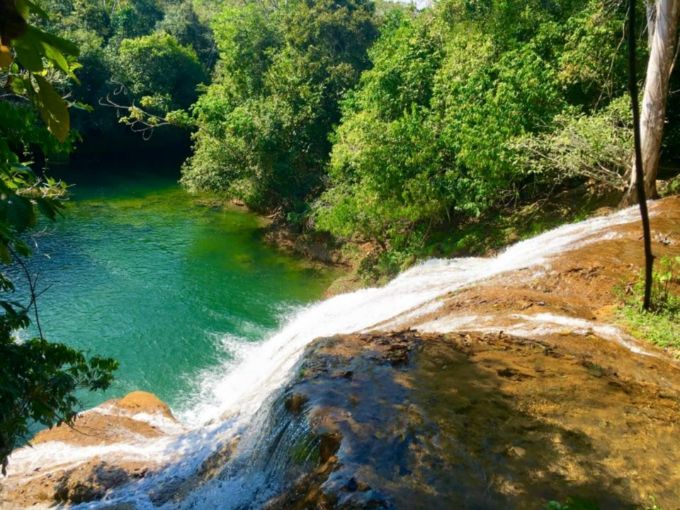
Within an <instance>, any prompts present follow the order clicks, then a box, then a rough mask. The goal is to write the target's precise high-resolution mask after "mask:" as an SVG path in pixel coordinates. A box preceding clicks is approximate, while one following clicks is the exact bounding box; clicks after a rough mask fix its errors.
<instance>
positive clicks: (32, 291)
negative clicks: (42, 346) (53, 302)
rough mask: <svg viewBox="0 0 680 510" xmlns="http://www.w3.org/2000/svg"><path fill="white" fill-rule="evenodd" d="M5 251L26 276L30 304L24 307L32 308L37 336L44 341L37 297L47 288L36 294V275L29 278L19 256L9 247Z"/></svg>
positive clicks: (28, 273)
mask: <svg viewBox="0 0 680 510" xmlns="http://www.w3.org/2000/svg"><path fill="white" fill-rule="evenodd" d="M7 249H8V250H9V252H10V253H11V254H12V257H14V259H15V260H16V261H17V263H18V264H19V266H20V267H21V269H22V271H23V273H24V275H25V276H26V280H27V281H28V289H29V292H30V296H31V299H30V302H29V303H28V306H27V307H26V310H30V309H31V307H33V313H34V316H35V325H36V327H37V328H38V335H39V336H40V340H43V341H44V340H45V336H44V335H43V330H42V326H41V325H40V313H39V312H38V302H37V300H38V297H40V296H41V295H42V294H43V293H44V292H45V291H46V290H47V289H48V288H49V287H48V288H46V289H44V290H42V291H40V292H38V291H37V290H36V289H37V284H38V275H36V276H35V278H32V277H31V272H30V271H29V270H28V266H27V265H26V262H25V261H24V260H23V259H22V258H21V255H19V254H18V253H17V252H16V251H15V250H14V248H12V247H11V246H9V245H8V246H7Z"/></svg>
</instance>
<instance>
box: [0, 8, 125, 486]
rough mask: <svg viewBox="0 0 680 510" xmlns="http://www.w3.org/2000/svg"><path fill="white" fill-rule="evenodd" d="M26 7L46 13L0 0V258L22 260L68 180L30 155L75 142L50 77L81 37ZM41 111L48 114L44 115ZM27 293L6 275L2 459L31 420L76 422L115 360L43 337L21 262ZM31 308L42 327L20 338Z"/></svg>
mask: <svg viewBox="0 0 680 510" xmlns="http://www.w3.org/2000/svg"><path fill="white" fill-rule="evenodd" d="M30 13H34V14H37V15H39V16H43V17H44V16H45V13H44V12H43V11H42V10H41V9H39V8H38V7H37V6H35V5H34V4H33V3H31V2H27V1H21V2H20V1H17V2H13V3H3V4H2V17H1V18H0V21H1V22H0V41H2V44H1V45H0V86H2V88H3V89H4V90H5V91H7V93H6V94H4V95H3V96H2V98H1V99H0V262H2V264H4V265H8V264H18V265H19V266H21V267H22V268H24V269H25V265H24V263H23V257H27V256H29V255H30V253H31V248H30V245H29V244H28V243H27V241H26V239H25V237H24V234H25V233H26V232H27V231H28V230H29V229H31V228H32V227H34V226H35V224H36V222H37V219H38V216H39V215H42V216H44V217H46V218H47V219H50V220H54V219H55V218H56V216H57V214H58V213H59V212H60V210H61V207H62V205H61V198H62V197H63V196H64V193H65V187H64V185H63V184H62V183H58V182H55V181H54V180H52V179H49V178H41V177H39V176H38V175H36V174H35V173H34V172H33V170H32V169H31V167H30V164H29V163H30V162H29V161H27V159H28V158H29V157H30V156H31V154H32V151H34V150H35V149H39V150H40V152H42V153H43V155H44V156H45V157H47V156H50V155H53V154H58V153H64V152H67V151H68V150H69V148H70V138H71V137H70V134H69V132H70V117H69V111H68V105H67V103H66V101H65V100H64V99H63V98H62V96H61V95H60V94H59V93H58V91H57V89H56V88H55V87H54V86H53V83H55V82H57V81H59V79H68V78H71V79H73V78H74V75H73V71H74V70H75V69H76V68H77V67H78V64H77V63H76V61H75V56H76V55H77V53H78V51H77V47H76V46H75V45H74V44H73V43H71V42H69V41H67V40H65V39H62V38H60V37H57V36H54V35H52V34H50V33H48V32H45V31H42V30H40V29H38V28H36V27H33V26H31V25H29V24H28V23H27V19H28V16H29V14H30ZM39 117H40V118H42V123H41V122H40V121H39V120H38V118H39ZM25 273H26V277H27V284H28V286H29V289H30V295H31V300H30V302H29V303H19V302H16V301H14V300H12V299H11V296H10V297H6V296H7V294H11V293H12V292H13V291H14V289H15V282H13V281H12V280H11V279H10V278H9V277H8V276H6V275H5V274H1V275H0V292H2V293H3V297H2V298H0V311H1V313H0V372H1V373H2V380H0V464H1V465H2V472H3V474H4V473H5V472H6V467H7V457H8V455H9V454H10V452H11V451H12V449H13V448H15V447H16V446H18V445H19V444H21V442H22V441H23V440H25V439H26V435H27V433H28V427H29V424H30V423H31V422H40V423H43V424H45V425H47V426H52V425H54V424H56V423H61V422H62V421H67V422H71V421H72V420H73V417H74V415H75V413H76V411H77V407H78V400H77V398H76V397H75V396H74V392H75V391H76V390H77V389H79V388H87V389H91V390H99V389H104V388H106V387H108V385H109V384H110V382H111V379H112V372H113V370H114V369H115V368H116V363H115V361H113V360H111V359H105V358H99V357H93V358H91V359H86V358H85V357H84V355H83V354H82V353H80V352H78V351H76V350H74V349H71V348H69V347H67V346H65V345H61V344H54V343H49V342H47V341H46V340H45V339H44V338H43V336H42V330H41V329H40V325H39V323H38V312H37V304H36V301H35V300H36V292H35V287H34V286H35V280H34V279H33V278H32V277H31V276H30V274H28V272H27V271H25ZM31 311H33V312H34V313H35V317H36V325H37V327H38V330H39V337H38V338H33V339H29V340H27V341H19V340H17V338H16V336H15V333H16V331H17V330H19V329H25V328H27V327H28V325H29V313H30V312H31Z"/></svg>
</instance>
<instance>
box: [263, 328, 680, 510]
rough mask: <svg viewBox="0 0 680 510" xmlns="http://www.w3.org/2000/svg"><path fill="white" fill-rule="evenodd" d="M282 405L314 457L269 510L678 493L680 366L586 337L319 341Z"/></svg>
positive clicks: (666, 499) (632, 499)
mask: <svg viewBox="0 0 680 510" xmlns="http://www.w3.org/2000/svg"><path fill="white" fill-rule="evenodd" d="M641 374H642V376H641ZM281 398H282V399H283V401H284V402H285V403H286V404H287V405H286V406H285V407H286V409H287V410H288V415H281V416H280V417H279V421H283V422H285V421H287V420H288V421H290V422H292V423H294V424H295V425H294V426H291V425H282V424H281V423H276V424H275V426H274V428H275V429H276V430H279V429H285V428H288V429H290V430H308V431H309V432H308V434H309V436H310V437H311V438H313V439H309V438H306V439H305V441H304V444H306V445H308V446H307V448H308V451H305V452H303V453H300V452H298V451H295V446H292V447H291V452H290V454H289V456H288V457H289V458H290V459H295V458H304V459H314V461H313V462H306V463H302V464H301V465H300V464H296V463H295V462H290V464H289V465H288V466H286V471H287V472H288V473H300V474H299V475H298V477H297V479H296V480H295V481H294V482H293V483H291V484H290V485H289V486H287V487H286V488H285V489H283V490H282V491H281V493H280V494H279V495H278V496H277V497H274V498H272V499H271V500H270V501H269V502H268V503H267V505H266V508H267V509H269V510H275V509H276V510H278V509H280V510H284V509H317V508H318V509H330V508H342V509H355V508H404V509H415V508H423V509H438V508H441V509H449V508H461V509H462V508H471V509H472V508H475V509H476V508H506V509H511V508H517V509H537V510H538V509H543V508H545V505H546V504H547V503H548V502H549V501H561V502H564V501H567V500H568V499H569V498H572V499H574V500H578V501H582V502H584V503H585V502H587V503H588V504H590V505H593V506H589V507H587V508H601V509H606V508H611V509H624V508H643V507H644V505H649V504H650V502H651V501H652V500H651V498H652V497H653V498H655V500H656V501H657V502H658V504H659V505H660V507H661V508H674V506H673V505H675V504H676V503H677V502H678V501H680V471H678V469H677V466H678V465H680V444H678V441H677V438H678V437H679V434H680V370H679V369H678V367H677V366H675V365H673V364H669V363H668V362H667V361H666V360H663V359H657V358H653V357H648V358H640V357H637V356H635V355H632V354H631V353H630V351H628V350H627V349H625V348H623V347H620V346H616V345H611V343H608V342H606V341H605V340H602V339H600V338H598V337H596V336H592V337H589V338H588V339H587V341H586V342H584V341H583V338H582V337H581V336H579V335H570V334H568V333H565V334H563V335H557V336H556V337H554V338H548V339H546V340H541V341H536V340H533V339H527V338H522V337H516V336H508V335H505V334H499V333H494V334H462V333H459V334H449V335H427V334H419V333H416V332H412V331H406V332H401V333H385V334H369V335H349V336H341V337H333V338H326V339H320V340H318V341H316V342H315V343H314V344H313V345H311V346H310V347H309V349H308V350H307V352H306V353H305V357H304V363H303V364H302V366H301V369H300V373H299V375H298V376H297V377H296V378H295V380H294V381H293V382H292V384H290V386H289V387H288V388H287V389H286V391H285V393H284V395H283V396H282V397H281ZM278 441H279V444H290V443H289V442H287V441H286V440H285V439H280V438H279V439H278ZM298 442H299V441H298ZM292 444H293V445H295V444H297V443H295V442H293V443H292ZM283 477H284V478H285V475H284V476H283ZM595 505H596V506H595Z"/></svg>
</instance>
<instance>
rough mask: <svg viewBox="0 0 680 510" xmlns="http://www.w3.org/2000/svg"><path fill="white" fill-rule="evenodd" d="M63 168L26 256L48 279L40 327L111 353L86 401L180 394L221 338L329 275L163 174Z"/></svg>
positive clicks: (317, 292)
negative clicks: (52, 214)
mask: <svg viewBox="0 0 680 510" xmlns="http://www.w3.org/2000/svg"><path fill="white" fill-rule="evenodd" d="M95 172H96V173H95ZM117 174H118V175H117ZM67 177H68V179H69V182H71V183H75V186H74V188H73V193H72V200H71V201H70V204H69V206H68V209H67V212H66V216H65V218H64V219H61V220H59V221H58V222H57V223H56V224H50V225H47V226H45V227H44V229H43V230H41V231H39V232H38V233H37V234H36V235H35V236H34V239H35V241H36V243H37V246H38V248H37V250H36V256H35V257H34V258H33V259H32V260H31V268H32V270H33V271H34V272H36V273H38V274H39V287H40V288H43V289H44V288H47V289H48V290H47V291H46V292H45V293H44V294H43V295H42V297H41V299H40V302H39V304H40V317H41V323H42V326H43V330H44V332H45V335H46V337H47V338H48V339H50V340H52V341H59V342H64V343H67V344H69V345H72V346H75V347H78V348H80V349H85V350H87V351H88V352H90V353H92V354H94V353H97V354H101V355H106V356H111V357H114V358H116V359H117V360H119V362H120V369H119V371H118V373H117V379H116V382H115V384H114V386H113V388H112V389H110V390H109V391H108V392H107V394H106V395H101V394H99V395H96V396H87V400H86V404H87V405H88V406H89V405H93V404H96V403H98V402H100V401H102V400H104V399H105V398H110V397H112V396H120V395H123V394H125V393H126V392H128V391H132V390H135V389H144V390H147V391H151V392H153V393H155V394H157V395H158V396H159V397H160V398H161V399H163V400H165V401H166V402H168V403H169V404H170V405H171V406H182V404H187V403H188V402H190V401H191V398H192V393H193V392H194V391H195V390H196V384H197V380H196V379H197V378H198V377H200V374H201V373H204V372H205V371H206V370H210V368H211V367H214V368H215V369H216V368H217V367H218V366H219V365H220V363H223V362H224V361H225V360H227V359H229V356H230V354H229V352H228V350H227V349H225V346H224V345H225V339H226V340H228V341H227V342H226V343H227V344H228V343H230V342H231V343H232V344H233V342H234V341H235V342H253V341H258V340H261V339H262V338H263V337H265V336H266V335H267V334H268V333H269V332H271V331H273V330H275V329H276V328H277V326H278V325H279V324H280V323H281V321H282V320H283V319H284V318H285V316H286V315H287V314H289V313H290V312H291V311H292V310H294V309H295V308H297V307H300V306H303V305H304V304H306V303H309V302H310V301H313V300H316V299H318V298H320V297H321V295H322V293H323V291H324V290H325V288H326V287H327V286H328V285H329V283H330V281H331V280H332V279H333V277H334V276H337V274H333V273H331V272H329V271H323V272H321V271H319V270H315V269H312V268H310V267H309V266H307V265H305V264H304V263H302V262H300V261H296V260H294V259H293V258H290V257H287V256H284V255H282V254H281V253H278V252H277V251H275V250H273V249H271V248H268V247H267V246H265V245H263V244H262V243H261V241H260V240H259V237H258V228H259V227H260V226H261V224H260V221H259V220H258V218H257V217H255V216H254V215H251V214H248V213H244V212H239V211H232V210H225V209H224V208H220V207H211V206H209V205H206V197H194V196H190V195H188V194H187V193H186V192H184V191H183V190H182V189H181V188H180V187H179V185H178V184H177V183H176V180H177V177H176V176H175V175H170V176H167V175H165V176H164V175H158V174H156V175H154V174H150V173H149V172H148V171H147V172H141V171H140V172H134V171H129V170H128V171H126V174H125V175H124V176H120V175H119V172H115V174H114V173H112V172H102V171H101V170H99V169H93V170H92V172H90V173H89V174H83V173H82V171H81V172H79V173H78V174H76V175H70V176H67ZM28 334H29V332H23V333H22V336H27V335H28Z"/></svg>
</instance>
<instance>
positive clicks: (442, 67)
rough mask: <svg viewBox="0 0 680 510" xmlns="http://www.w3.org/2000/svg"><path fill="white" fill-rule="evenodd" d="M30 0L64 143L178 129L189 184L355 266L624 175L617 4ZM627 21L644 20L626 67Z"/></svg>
mask: <svg viewBox="0 0 680 510" xmlns="http://www.w3.org/2000/svg"><path fill="white" fill-rule="evenodd" d="M41 6H42V7H43V8H44V9H45V11H46V12H49V13H50V16H49V18H48V19H47V20H40V21H39V23H40V24H42V25H43V26H44V28H46V29H47V30H49V31H51V32H54V33H58V34H59V35H61V36H63V37H65V38H66V39H69V40H71V41H73V42H74V43H76V44H77V46H78V47H79V49H80V56H79V63H80V65H81V66H82V67H81V68H80V69H78V70H77V71H76V75H77V76H78V78H79V83H72V84H69V83H67V82H66V81H63V82H59V83H57V86H58V87H59V89H60V91H61V93H62V95H64V96H66V97H68V100H69V101H70V102H71V104H72V105H73V106H74V107H75V108H73V109H72V110H73V112H74V113H73V117H74V119H73V125H74V127H75V130H74V135H72V138H74V137H78V138H79V139H81V140H82V141H83V142H82V143H80V144H79V145H80V147H79V151H76V153H75V154H76V155H77V154H78V152H81V153H95V154H97V153H98V152H108V151H114V152H117V153H125V152H126V151H127V149H126V148H133V149H134V150H135V151H136V153H137V154H140V155H141V156H140V157H152V158H153V157H154V156H155V155H157V154H158V153H159V151H158V148H159V147H168V146H173V147H185V149H186V150H187V151H188V150H189V147H188V144H189V140H188V136H189V134H190V133H191V136H192V138H193V142H192V148H191V155H190V157H189V158H188V159H187V161H186V162H185V164H184V167H183V172H182V183H183V184H184V185H185V186H186V187H187V188H188V189H189V190H212V191H217V192H219V193H221V194H222V195H223V196H225V197H227V198H231V199H236V200H238V201H242V202H244V203H245V204H246V205H247V206H248V207H250V208H251V209H253V210H255V211H258V212H262V213H266V214H274V215H275V217H276V218H277V220H278V221H279V223H281V224H285V225H287V226H288V227H290V228H293V229H294V230H297V231H298V232H305V233H319V232H321V233H329V234H330V235H331V236H332V237H333V238H334V239H335V240H336V241H337V242H343V243H347V242H350V243H354V244H356V243H365V242H370V243H372V244H373V245H374V248H375V249H374V250H372V251H371V255H370V257H368V259H367V260H365V261H364V264H363V266H362V267H364V268H365V269H368V271H366V274H367V275H368V276H369V277H373V278H374V277H376V276H378V277H379V276H381V275H392V274H394V273H395V272H397V271H398V270H400V269H403V268H404V267H406V266H407V265H409V264H411V263H413V261H414V260H416V259H417V258H419V257H422V256H426V255H450V254H452V253H465V252H469V251H473V252H475V251H483V250H484V249H485V248H488V247H490V246H491V247H493V246H494V244H496V245H498V244H503V243H504V242H505V241H507V239H506V237H507V235H505V236H504V235H502V234H500V233H498V232H496V233H494V235H487V236H481V237H482V238H481V239H480V235H479V233H477V232H475V231H474V227H475V225H476V224H478V223H479V222H480V219H481V218H483V217H490V218H498V217H499V216H500V217H507V216H509V215H511V214H512V213H513V212H516V211H518V210H521V208H522V206H526V205H527V204H536V203H544V202H546V203H547V204H548V207H551V206H552V207H556V206H555V205H554V203H553V202H554V199H555V197H558V196H560V194H561V193H562V194H563V193H564V192H566V191H568V190H582V191H583V193H581V191H578V194H579V195H580V196H581V199H580V200H579V201H578V204H577V205H578V206H584V207H585V206H586V205H587V206H588V207H591V208H592V207H594V206H595V205H598V204H601V203H603V202H602V200H600V199H601V198H602V197H603V196H605V195H607V196H608V197H609V202H612V201H616V200H617V199H616V198H612V197H615V196H616V194H617V193H621V192H623V191H624V190H625V189H626V187H627V184H628V174H627V172H629V171H630V166H631V165H630V161H631V157H632V156H631V154H632V153H631V144H632V131H631V118H630V112H629V110H630V108H629V105H628V99H627V97H626V76H627V67H626V41H625V39H624V32H623V27H624V20H625V13H626V7H625V5H624V3H623V2H620V1H607V2H600V1H586V0H574V1H571V0H570V1H555V2H538V1H537V2H530V3H521V4H520V3H516V2H494V1H482V2H462V1H459V0H450V1H449V0H447V1H442V2H437V3H436V4H435V5H434V6H433V7H431V8H427V9H424V10H416V9H415V8H413V7H411V6H407V5H402V4H395V3H384V2H383V3H375V2H370V1H354V0H352V1H342V2H305V1H297V0H296V1H293V2H284V3H279V2H269V1H263V2H209V1H204V2H191V1H190V0H183V1H179V0H164V1H161V0H128V1H120V2H114V1H110V2H107V1H103V0H102V1H97V2H80V1H70V2H61V1H59V2H42V3H41ZM642 8H643V2H640V10H641V11H642ZM645 27H646V20H645V19H644V18H643V20H642V21H641V22H640V26H639V27H638V30H637V33H638V35H639V37H638V38H639V44H638V50H639V51H638V53H639V62H640V65H639V66H638V69H639V70H640V76H639V79H640V80H642V79H643V78H644V71H645V65H644V64H645V62H646V59H647V56H648V45H647V34H646V31H645ZM678 81H679V80H678V73H677V72H675V73H674V75H673V77H672V82H673V83H672V84H671V87H670V88H671V91H674V92H672V93H671V94H670V95H669V98H668V111H667V125H668V129H667V130H666V132H665V134H664V139H663V152H662V154H663V168H664V169H665V170H664V171H662V174H661V176H660V177H661V178H662V179H663V178H669V177H672V175H673V174H674V170H673V169H674V168H676V167H677V161H674V159H673V158H674V156H673V155H674V154H677V149H678V145H679V144H680V128H679V127H678V126H679V125H680V123H678V122H674V120H675V119H676V118H677V117H678V116H679V115H680V103H679V102H678V99H677V97H678V96H677V92H676V91H675V89H677V86H678ZM126 124H127V125H126ZM135 132H136V133H135ZM140 132H141V134H140ZM135 134H136V136H135ZM148 139H150V140H149V141H148V143H146V144H144V143H140V141H142V140H148ZM101 141H105V143H104V144H101ZM100 145H101V147H100ZM145 153H146V154H148V155H147V156H143V155H144V154H145ZM587 198H593V200H592V201H588V200H587ZM598 200H599V201H598ZM551 203H552V205H551ZM572 209H573V210H572ZM583 212H584V211H583V210H582V209H580V208H579V207H576V208H571V209H570V210H568V211H565V210H560V211H559V213H556V216H557V217H558V219H557V220H555V221H565V220H566V219H568V217H575V216H576V215H578V214H583ZM565 215H566V216H567V217H563V216H565ZM539 216H540V215H539ZM543 216H544V217H543V218H542V219H539V220H537V221H535V222H532V221H529V222H528V223H526V218H522V219H521V221H520V223H521V226H520V227H519V228H518V230H519V232H513V233H512V234H511V235H510V237H512V236H514V235H520V236H521V235H524V234H526V233H529V232H530V231H534V230H539V229H541V228H545V226H548V225H549V224H551V223H550V222H549V221H548V220H547V219H546V218H547V217H548V216H549V215H548V214H544V215H543ZM542 221H545V222H546V224H545V225H543V226H542V225H541V222H542ZM527 225H529V226H530V228H529V229H528V230H529V232H523V231H522V230H527ZM471 229H472V231H471ZM509 230H513V229H512V228H510V229H509ZM470 232H472V233H470Z"/></svg>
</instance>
